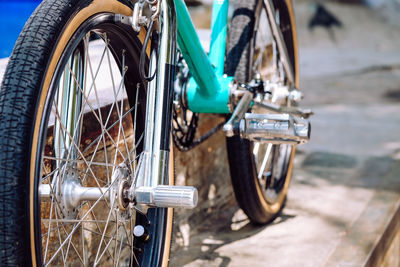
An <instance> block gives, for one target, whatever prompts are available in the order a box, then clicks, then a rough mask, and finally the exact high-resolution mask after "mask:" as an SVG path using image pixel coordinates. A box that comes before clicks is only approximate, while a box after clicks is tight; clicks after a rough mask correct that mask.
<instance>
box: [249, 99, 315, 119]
mask: <svg viewBox="0 0 400 267" xmlns="http://www.w3.org/2000/svg"><path fill="white" fill-rule="evenodd" d="M253 103H254V105H256V106H258V107H261V108H264V109H266V110H269V111H272V112H276V113H287V114H290V115H293V116H298V117H302V118H305V119H307V118H309V117H310V116H311V115H313V114H314V112H312V111H311V110H310V109H300V108H297V107H281V106H279V105H274V104H270V103H265V102H258V101H254V102H253Z"/></svg>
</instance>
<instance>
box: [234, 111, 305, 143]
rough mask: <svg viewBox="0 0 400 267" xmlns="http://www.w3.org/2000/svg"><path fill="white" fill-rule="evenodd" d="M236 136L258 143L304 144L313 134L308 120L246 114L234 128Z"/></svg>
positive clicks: (286, 116) (284, 116)
mask: <svg viewBox="0 0 400 267" xmlns="http://www.w3.org/2000/svg"><path fill="white" fill-rule="evenodd" d="M233 131H234V133H235V134H239V135H240V136H241V137H242V138H246V139H249V140H251V141H256V142H268V143H273V144H304V143H306V142H308V140H309V139H310V134H311V125H310V123H309V121H308V120H306V119H301V118H294V117H293V116H291V115H289V114H253V113H246V114H245V115H244V118H243V119H241V120H240V121H239V122H238V123H236V124H235V125H234V127H233Z"/></svg>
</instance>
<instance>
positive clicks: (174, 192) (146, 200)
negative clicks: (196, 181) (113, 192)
mask: <svg viewBox="0 0 400 267" xmlns="http://www.w3.org/2000/svg"><path fill="white" fill-rule="evenodd" d="M134 198H135V202H136V203H137V204H144V205H148V206H153V207H159V208H190V209H192V208H194V207H196V205H197V201H198V193H197V189H196V188H195V187H193V186H174V185H158V186H156V187H145V186H141V187H138V188H136V189H135V192H134Z"/></svg>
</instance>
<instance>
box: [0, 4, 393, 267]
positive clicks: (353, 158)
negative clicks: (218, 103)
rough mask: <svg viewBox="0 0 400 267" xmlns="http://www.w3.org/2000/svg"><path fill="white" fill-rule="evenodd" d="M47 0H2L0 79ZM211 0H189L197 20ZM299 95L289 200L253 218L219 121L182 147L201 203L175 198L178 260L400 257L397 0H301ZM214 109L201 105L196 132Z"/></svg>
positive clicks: (306, 262) (342, 261)
mask: <svg viewBox="0 0 400 267" xmlns="http://www.w3.org/2000/svg"><path fill="white" fill-rule="evenodd" d="M39 2H40V1H39V0H32V1H28V0H25V1H11V0H0V34H1V36H2V38H1V42H0V58H1V59H0V79H1V77H2V75H3V73H4V69H5V66H6V63H7V57H8V56H9V55H10V53H11V51H12V47H13V44H14V42H15V40H16V38H17V36H18V34H19V32H20V30H21V29H22V27H23V25H24V23H25V21H26V19H27V18H28V17H29V15H30V13H31V12H32V11H33V10H34V8H35V7H36V6H37V5H38V4H39ZM211 3H212V1H211V0H204V1H194V0H191V1H190V2H188V4H190V7H189V9H190V12H191V14H192V19H193V20H194V22H195V24H196V26H197V27H199V28H203V29H207V28H208V27H209V24H210V15H211V13H210V12H211ZM294 8H295V16H296V22H297V30H298V41H299V55H300V84H301V89H302V90H303V91H304V93H305V99H304V101H303V102H302V106H303V107H305V108H311V109H313V111H314V113H315V115H314V116H313V117H312V118H311V123H312V138H311V141H310V142H309V143H308V144H306V145H304V146H299V147H298V149H297V155H296V159H295V169H294V174H293V178H292V185H291V188H290V190H289V194H288V200H287V203H286V207H285V209H284V210H283V212H282V213H281V215H280V216H279V217H278V218H277V219H276V220H275V221H274V222H272V223H271V224H270V225H267V226H255V225H252V224H250V223H249V221H248V219H247V218H246V216H245V215H244V214H243V213H242V212H241V210H240V209H239V208H238V206H237V204H236V202H235V199H234V196H233V191H232V188H231V185H230V177H229V170H228V165H227V156H226V149H225V139H224V135H223V133H221V132H219V133H217V134H216V135H214V136H213V137H212V138H210V139H209V140H208V141H207V142H206V143H205V144H203V145H201V146H199V147H197V148H195V149H194V150H192V151H190V152H185V153H180V152H178V151H175V153H176V165H177V167H176V181H177V183H178V184H187V185H194V186H196V187H197V188H198V189H199V196H200V201H199V206H198V207H197V208H196V209H194V210H192V211H187V210H176V211H175V215H176V216H175V223H174V243H173V244H172V248H173V254H172V258H171V266H245V265H248V266H254V267H256V266H363V265H366V266H400V164H399V163H400V1H399V0H342V1H318V2H316V1H311V0H295V1H294ZM216 120H221V118H220V117H218V116H212V115H205V116H201V122H202V124H201V127H200V132H202V131H206V130H208V129H209V126H210V125H215V121H216Z"/></svg>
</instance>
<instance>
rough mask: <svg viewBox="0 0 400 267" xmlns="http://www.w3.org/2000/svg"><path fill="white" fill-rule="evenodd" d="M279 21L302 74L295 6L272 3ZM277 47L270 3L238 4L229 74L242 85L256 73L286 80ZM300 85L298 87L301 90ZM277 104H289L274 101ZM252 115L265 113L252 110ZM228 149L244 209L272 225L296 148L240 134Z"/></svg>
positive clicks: (254, 218) (264, 77) (246, 1)
mask: <svg viewBox="0 0 400 267" xmlns="http://www.w3.org/2000/svg"><path fill="white" fill-rule="evenodd" d="M272 2H273V5H274V9H275V17H274V19H275V20H276V21H277V24H278V26H279V27H280V29H281V31H282V35H283V37H284V42H285V44H286V47H287V50H288V54H289V60H290V61H291V65H292V66H293V68H294V69H293V72H294V73H295V79H296V81H297V80H298V75H297V51H296V49H297V48H296V36H295V35H296V33H295V25H294V17H293V10H292V4H291V1H290V0H287V1H277V0H274V1H272ZM281 63H282V62H281V60H280V55H279V52H278V51H277V45H276V42H275V39H274V38H273V35H272V30H271V28H270V25H269V22H268V17H267V10H266V6H265V2H264V1H261V0H259V1H258V0H250V1H249V0H239V1H237V6H236V8H235V11H234V13H233V17H232V22H231V26H230V29H229V42H228V53H227V62H226V71H227V73H228V75H231V76H234V77H235V80H236V81H238V82H241V83H247V82H249V81H250V80H251V79H252V78H253V77H255V75H258V76H259V77H261V78H262V80H263V81H272V82H279V83H280V84H281V85H283V86H285V85H286V83H287V79H286V77H285V73H284V71H283V68H282V64H281ZM297 86H298V85H297V82H296V87H297ZM271 102H272V103H273V104H275V105H283V106H284V105H287V103H281V102H279V103H278V102H276V103H275V102H274V99H272V101H271ZM249 112H252V113H262V112H263V111H262V110H257V108H256V107H252V108H251V110H250V111H249ZM226 142H227V150H228V159H229V167H230V173H231V178H232V185H233V189H234V192H235V196H236V199H237V201H238V203H239V206H240V207H241V208H242V210H243V211H244V212H245V213H246V215H247V216H248V217H249V218H250V220H251V221H252V222H254V223H260V224H263V223H267V222H270V221H272V220H273V219H274V218H276V216H277V214H278V213H279V212H280V211H281V209H282V207H283V205H284V203H285V200H286V194H287V190H288V187H289V183H290V178H291V170H292V165H293V158H294V153H295V146H292V145H286V144H282V145H273V144H266V143H261V142H252V141H249V140H247V139H242V138H240V136H234V137H230V138H227V141H226Z"/></svg>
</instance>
